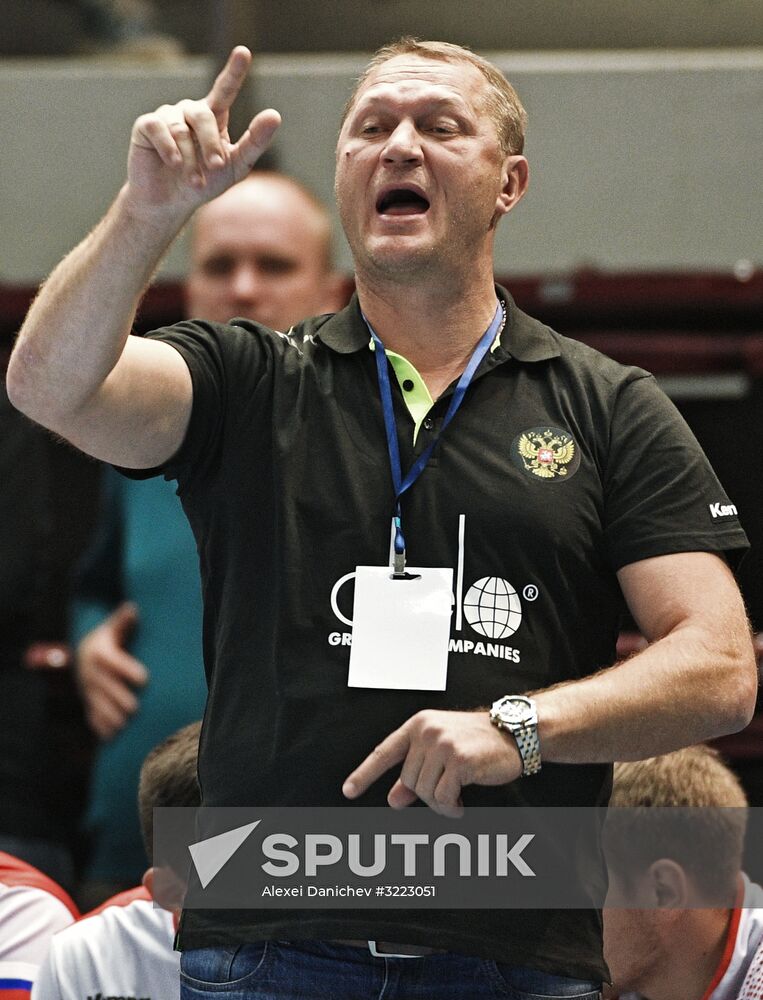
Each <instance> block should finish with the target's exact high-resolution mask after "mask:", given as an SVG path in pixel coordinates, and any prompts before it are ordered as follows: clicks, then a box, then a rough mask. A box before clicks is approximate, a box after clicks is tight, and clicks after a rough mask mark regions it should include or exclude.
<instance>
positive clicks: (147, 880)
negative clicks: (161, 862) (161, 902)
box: [140, 868, 156, 899]
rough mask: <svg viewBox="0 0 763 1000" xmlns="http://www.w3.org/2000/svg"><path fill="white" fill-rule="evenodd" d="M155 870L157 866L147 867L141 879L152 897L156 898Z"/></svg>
mask: <svg viewBox="0 0 763 1000" xmlns="http://www.w3.org/2000/svg"><path fill="white" fill-rule="evenodd" d="M155 871H156V869H155V868H147V869H146V870H145V871H144V872H143V878H142V879H141V880H140V881H141V885H142V886H143V888H144V889H146V890H147V891H148V894H149V896H150V897H151V899H153V898H154V872H155Z"/></svg>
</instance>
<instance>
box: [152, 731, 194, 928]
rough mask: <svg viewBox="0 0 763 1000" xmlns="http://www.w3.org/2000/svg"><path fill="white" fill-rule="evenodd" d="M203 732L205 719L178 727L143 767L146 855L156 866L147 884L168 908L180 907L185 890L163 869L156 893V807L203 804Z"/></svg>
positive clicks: (155, 749)
mask: <svg viewBox="0 0 763 1000" xmlns="http://www.w3.org/2000/svg"><path fill="white" fill-rule="evenodd" d="M200 733H201V722H192V723H191V724H190V725H188V726H184V727H183V728H182V729H178V731H177V732H175V733H173V734H172V735H171V736H168V737H167V739H166V740H164V741H163V742H161V743H160V744H159V745H158V746H155V747H154V749H153V750H151V751H150V753H149V754H148V756H147V757H146V759H145V760H144V761H143V766H142V767H141V769H140V785H139V787H138V810H139V813H140V827H141V833H142V835H143V844H144V846H145V848H146V855H147V856H148V859H149V861H150V862H151V865H152V867H150V868H149V869H148V871H147V872H146V873H145V875H144V876H143V884H144V885H145V886H146V888H147V889H148V891H149V892H150V893H151V895H152V896H154V898H155V899H156V901H157V902H158V903H159V904H160V905H161V906H163V907H164V908H165V909H172V910H175V909H177V908H179V906H180V905H181V903H182V890H181V888H180V880H179V879H177V880H174V879H172V878H171V876H170V874H169V873H168V872H166V871H162V873H161V878H160V879H159V882H160V883H161V892H160V893H159V896H157V895H155V892H156V891H157V890H158V886H157V878H156V876H157V869H155V868H154V867H153V858H154V809H159V808H162V807H169V806H172V807H181V806H186V807H192V808H195V807H198V806H199V805H201V792H200V790H199V782H198V778H197V765H198V756H199V735H200ZM173 888H174V889H175V890H177V891H173ZM160 897H161V898H160Z"/></svg>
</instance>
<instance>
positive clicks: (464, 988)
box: [180, 941, 601, 1000]
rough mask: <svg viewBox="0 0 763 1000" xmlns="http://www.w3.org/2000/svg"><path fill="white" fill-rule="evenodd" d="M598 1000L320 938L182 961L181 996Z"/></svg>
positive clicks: (579, 989)
mask: <svg viewBox="0 0 763 1000" xmlns="http://www.w3.org/2000/svg"><path fill="white" fill-rule="evenodd" d="M222 996H225V998H226V1000H231V998H235V1000H239V998H240V1000H498V998H501V997H503V998H509V1000H539V998H542V997H567V998H571V997H574V998H577V1000H599V998H600V996H601V993H600V985H599V984H597V983H592V982H584V981H581V980H579V979H568V978H567V977H566V976H552V975H550V974H549V973H547V972H538V971H537V970H534V969H525V968H518V967H516V966H512V965H505V964H503V963H501V962H494V961H492V960H488V959H483V958H470V957H468V956H465V955H456V954H453V953H446V954H440V955H428V956H425V957H424V958H386V957H378V958H377V957H374V956H373V955H371V953H370V952H369V951H368V950H367V949H365V948H356V947H352V946H349V945H338V944H330V943H328V942H324V941H292V942H285V941H260V942H258V943H257V944H244V945H238V946H232V947H230V948H225V947H219V948H194V949H192V950H190V951H184V952H183V954H182V956H181V960H180V997H181V1000H201V998H208V1000H211V998H213V997H214V998H219V997H222Z"/></svg>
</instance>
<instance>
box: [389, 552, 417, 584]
mask: <svg viewBox="0 0 763 1000" xmlns="http://www.w3.org/2000/svg"><path fill="white" fill-rule="evenodd" d="M390 579H392V580H420V579H421V574H420V573H409V572H408V571H407V570H406V568H405V549H403V551H402V552H396V553H395V556H394V559H393V561H392V575H391V577H390Z"/></svg>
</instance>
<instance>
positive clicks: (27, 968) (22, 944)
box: [0, 853, 79, 1000]
mask: <svg viewBox="0 0 763 1000" xmlns="http://www.w3.org/2000/svg"><path fill="white" fill-rule="evenodd" d="M78 916H79V912H78V911H77V908H76V907H75V905H74V903H73V902H72V901H71V899H69V897H68V896H67V894H66V893H65V892H64V890H63V889H62V888H61V887H60V886H59V885H57V884H56V883H55V882H53V881H52V880H51V879H49V878H48V877H47V875H44V874H43V873H42V872H40V871H38V870H37V869H36V868H33V867H32V866H31V865H28V864H26V862H24V861H20V860H19V859H18V858H14V857H12V856H11V855H9V854H5V853H0V1000H21V998H23V997H25V996H26V997H28V996H29V991H30V990H31V989H32V983H33V982H34V980H35V978H36V976H37V970H38V967H39V965H40V963H41V962H42V961H43V959H44V958H45V956H46V954H47V952H48V947H49V945H50V941H51V938H52V937H53V935H54V934H55V933H56V931H60V930H62V929H63V928H64V927H68V926H69V925H70V924H73V923H74V921H75V919H76V918H77V917H78Z"/></svg>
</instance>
